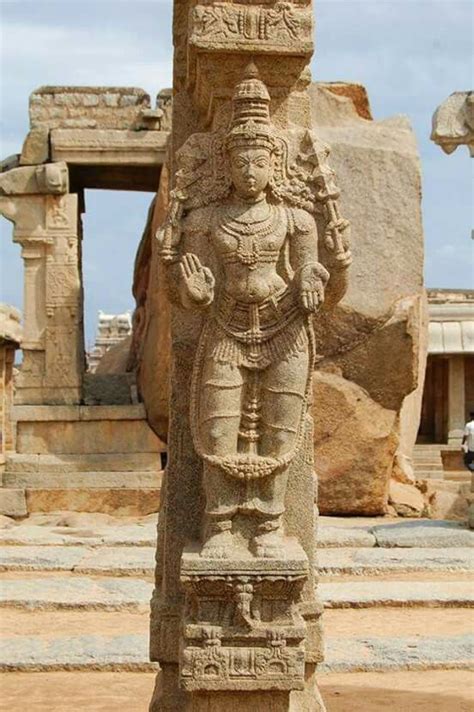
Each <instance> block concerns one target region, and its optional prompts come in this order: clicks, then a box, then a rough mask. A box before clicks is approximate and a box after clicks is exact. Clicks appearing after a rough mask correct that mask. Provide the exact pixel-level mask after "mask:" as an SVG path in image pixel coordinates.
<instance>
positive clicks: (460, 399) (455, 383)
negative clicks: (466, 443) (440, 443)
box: [448, 355, 466, 445]
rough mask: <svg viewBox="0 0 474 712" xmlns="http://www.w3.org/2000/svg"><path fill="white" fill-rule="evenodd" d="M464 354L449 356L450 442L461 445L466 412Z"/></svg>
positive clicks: (450, 443)
mask: <svg viewBox="0 0 474 712" xmlns="http://www.w3.org/2000/svg"><path fill="white" fill-rule="evenodd" d="M465 409H466V405H465V379H464V356H459V355H457V356H450V357H449V376H448V444H449V445H460V443H461V440H462V436H463V431H464V425H465V422H466V413H465Z"/></svg>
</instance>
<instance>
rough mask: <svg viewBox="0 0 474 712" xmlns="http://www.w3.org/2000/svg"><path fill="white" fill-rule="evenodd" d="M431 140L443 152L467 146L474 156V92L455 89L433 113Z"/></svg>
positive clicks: (450, 151)
mask: <svg viewBox="0 0 474 712" xmlns="http://www.w3.org/2000/svg"><path fill="white" fill-rule="evenodd" d="M431 140H432V141H434V142H435V143H436V144H437V145H438V146H439V147H440V148H441V149H442V150H443V151H444V152H445V153H452V152H453V151H455V150H456V149H457V147H458V146H467V148H468V150H469V154H470V155H471V156H474V92H473V91H455V92H453V93H452V94H451V95H450V96H448V98H447V99H446V100H445V101H443V103H442V104H441V105H440V106H438V108H437V109H436V111H435V113H434V114H433V127H432V132H431Z"/></svg>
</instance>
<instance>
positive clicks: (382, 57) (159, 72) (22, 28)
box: [0, 0, 474, 343]
mask: <svg viewBox="0 0 474 712" xmlns="http://www.w3.org/2000/svg"><path fill="white" fill-rule="evenodd" d="M0 14H1V26H2V30H1V31H2V35H1V65H0V67H1V85H2V92H1V109H0V110H1V122H2V131H1V135H2V144H1V149H0V150H1V153H2V157H6V156H7V155H9V154H12V153H17V152H19V151H20V150H21V145H22V141H23V138H24V136H25V134H26V132H27V130H28V96H29V94H30V93H31V92H32V91H33V90H34V89H35V88H37V87H39V86H41V85H42V84H79V85H80V84H85V85H87V84H89V85H116V86H117V85H118V86H138V87H143V88H144V89H146V90H147V91H148V92H149V93H150V94H151V95H152V97H154V95H155V94H156V93H157V92H158V91H159V90H160V89H162V88H163V87H166V86H170V85H171V70H172V46H171V14H172V3H171V0H166V1H164V0H163V1H161V0H133V2H131V1H130V0H94V1H93V2H90V1H89V0H83V1H81V2H76V0H0ZM315 14H316V53H315V56H314V58H313V61H312V65H311V66H312V71H313V78H314V79H315V80H321V81H338V80H339V81H355V82H360V83H362V84H364V85H365V86H366V87H367V90H368V92H369V97H370V102H371V106H372V112H373V114H374V117H375V118H376V119H383V118H387V117H389V116H392V115H394V114H406V115H407V116H408V117H409V118H410V120H411V122H412V125H413V127H414V129H415V132H416V136H417V140H418V145H419V149H420V155H421V161H422V172H423V216H424V228H425V238H426V266H425V276H426V283H427V286H431V287H434V286H436V287H453V288H466V287H470V288H472V287H474V276H473V270H474V267H473V265H474V257H473V246H474V241H473V240H471V239H470V232H471V228H472V223H473V220H472V207H471V206H472V204H473V201H472V166H473V163H474V162H473V161H472V160H470V158H469V154H468V151H467V149H466V148H459V149H458V150H457V151H456V152H455V153H454V154H452V155H450V156H446V155H445V154H443V153H442V151H441V150H440V149H439V148H438V147H437V146H435V145H434V144H433V143H431V141H430V140H429V134H430V128H431V116H432V113H433V111H434V109H435V108H436V106H438V104H440V103H441V102H442V101H443V100H444V99H445V98H446V97H447V96H448V95H449V94H450V93H451V92H453V91H456V90H467V89H470V88H472V85H473V67H472V52H473V40H472V23H473V6H472V3H471V2H470V0H315ZM150 197H151V196H150V195H148V194H141V193H138V194H132V193H125V194H124V193H108V192H107V193H105V192H103V191H87V193H86V207H87V213H86V215H85V219H84V223H85V240H84V279H85V294H86V336H87V342H88V343H91V342H92V341H93V334H94V329H95V324H96V319H97V311H98V309H100V308H101V309H103V310H104V311H107V312H116V311H123V310H125V309H127V308H133V299H132V297H131V293H130V284H131V274H132V268H133V259H134V256H135V252H136V248H137V245H138V242H139V239H140V236H141V233H142V229H143V225H144V221H145V218H146V211H147V208H148V204H149V202H150ZM0 223H1V234H0V277H1V289H0V300H1V301H6V302H8V303H10V304H13V305H15V306H17V307H20V308H21V306H22V260H21V258H20V249H19V247H18V245H13V244H12V242H11V228H10V224H9V223H7V222H6V221H5V220H3V219H2V220H1V221H0Z"/></svg>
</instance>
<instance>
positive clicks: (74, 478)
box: [3, 468, 163, 489]
mask: <svg viewBox="0 0 474 712" xmlns="http://www.w3.org/2000/svg"><path fill="white" fill-rule="evenodd" d="M162 478H163V472H162V471H159V470H158V469H157V468H156V469H155V470H154V471H152V470H145V471H144V472H140V471H126V472H123V471H121V472H110V471H106V472H100V471H99V472H93V471H91V472H61V473H59V472H30V473H23V474H20V473H14V474H13V473H11V472H6V473H5V474H4V480H3V481H4V485H5V486H6V487H23V488H24V487H27V488H30V489H81V488H84V487H85V488H87V487H107V488H110V489H117V488H120V487H132V488H141V487H142V488H150V487H152V488H158V489H159V488H161V480H162Z"/></svg>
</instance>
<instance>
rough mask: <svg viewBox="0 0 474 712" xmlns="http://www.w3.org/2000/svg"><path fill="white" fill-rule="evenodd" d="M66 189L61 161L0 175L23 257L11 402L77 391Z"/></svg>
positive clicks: (61, 397)
mask: <svg viewBox="0 0 474 712" xmlns="http://www.w3.org/2000/svg"><path fill="white" fill-rule="evenodd" d="M67 190H68V175H67V167H66V165H65V164H61V163H58V164H48V165H44V166H39V167H24V168H14V169H12V170H10V171H7V172H6V173H4V174H3V175H2V176H1V177H0V196H1V197H0V209H1V212H2V214H3V215H4V216H5V217H6V218H7V219H9V220H11V221H12V222H13V223H14V232H13V241H14V242H17V243H18V244H19V245H21V250H22V251H21V255H22V257H23V260H24V304H23V318H24V340H23V343H22V348H23V364H22V367H21V373H20V376H19V379H18V388H17V394H16V402H17V403H18V404H33V405H41V404H74V403H80V401H81V397H82V378H83V372H84V335H83V317H82V289H81V280H80V264H79V262H80V258H79V249H80V245H79V225H78V220H79V215H78V198H77V195H74V194H67ZM2 194H3V195H2Z"/></svg>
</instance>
